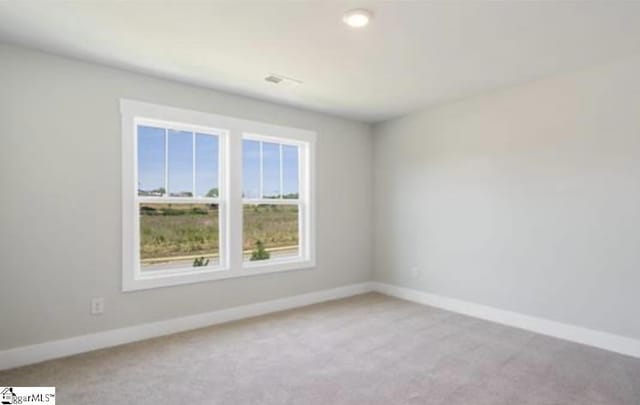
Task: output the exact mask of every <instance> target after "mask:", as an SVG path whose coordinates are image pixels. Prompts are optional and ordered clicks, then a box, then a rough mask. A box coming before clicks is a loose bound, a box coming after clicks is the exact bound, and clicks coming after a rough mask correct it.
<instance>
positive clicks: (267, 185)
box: [262, 142, 280, 198]
mask: <svg viewBox="0 0 640 405" xmlns="http://www.w3.org/2000/svg"><path fill="white" fill-rule="evenodd" d="M262 194H263V195H262V196H263V197H264V198H280V145H279V144H277V143H269V142H263V143H262Z"/></svg>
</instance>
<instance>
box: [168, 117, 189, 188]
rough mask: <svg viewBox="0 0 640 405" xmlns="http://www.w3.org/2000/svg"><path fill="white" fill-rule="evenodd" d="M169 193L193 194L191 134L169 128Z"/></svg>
mask: <svg viewBox="0 0 640 405" xmlns="http://www.w3.org/2000/svg"><path fill="white" fill-rule="evenodd" d="M168 134H169V195H170V196H173V197H192V196H193V134H192V133H191V132H186V131H174V130H171V129H170V130H169V131H168Z"/></svg>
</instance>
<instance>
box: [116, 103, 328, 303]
mask: <svg viewBox="0 0 640 405" xmlns="http://www.w3.org/2000/svg"><path fill="white" fill-rule="evenodd" d="M120 112H121V116H122V289H123V291H134V290H142V289H149V288H157V287H166V286H174V285H180V284H190V283H197V282H203V281H210V280H221V279H227V278H235V277H243V276H252V275H262V274H269V273H274V272H281V271H290V270H298V269H311V268H314V267H315V265H316V254H315V250H316V249H315V225H316V221H315V192H314V190H315V143H316V134H315V132H312V131H308V130H303V129H297V128H291V127H282V126H277V125H271V124H266V123H261V122H257V121H249V120H244V119H239V118H233V117H227V116H221V115H215V114H209V113H205V112H199V111H192V110H184V109H180V108H175V107H167V106H162V105H156V104H151V103H145V102H140V101H134V100H125V99H122V100H120ZM144 119H148V120H151V122H153V123H158V122H161V121H164V122H165V123H166V124H167V126H170V127H172V128H176V127H181V128H184V129H187V130H190V131H193V130H202V132H206V133H211V130H212V129H213V130H214V133H215V134H217V135H219V136H220V151H221V159H220V184H219V189H220V195H219V198H200V199H198V198H196V197H194V198H190V199H189V202H190V203H195V202H196V201H195V200H198V201H200V202H204V203H207V202H212V201H213V202H217V203H218V204H220V205H219V206H220V213H221V217H220V231H221V238H220V257H221V262H220V265H219V266H215V267H214V266H211V267H206V268H202V269H200V268H199V269H197V270H194V269H182V270H179V269H176V270H163V271H161V272H160V271H159V272H157V273H156V272H154V273H153V274H151V273H150V274H149V275H146V274H141V272H140V270H139V240H138V238H139V229H138V221H139V218H138V208H137V204H138V201H139V197H138V195H137V184H136V178H137V174H136V170H137V151H136V149H135V148H136V123H137V122H143V121H144ZM177 123H184V124H177ZM198 128H200V129H198ZM254 137H255V138H259V139H260V140H263V141H264V140H267V141H268V140H271V141H273V142H278V143H285V144H288V143H290V144H295V145H299V146H302V148H301V150H302V151H304V153H305V156H304V159H305V160H306V162H302V161H301V162H300V163H299V170H301V167H302V166H303V165H304V167H305V168H306V170H303V172H302V173H303V175H304V178H301V179H300V181H299V188H300V191H299V193H300V196H301V198H300V202H301V206H302V204H304V206H305V212H304V221H305V222H306V224H305V225H306V226H304V227H303V226H302V224H301V225H300V229H301V230H302V229H303V228H304V230H305V233H304V235H303V234H302V233H301V234H300V240H301V244H302V243H304V246H302V245H301V255H302V256H301V257H296V258H286V259H272V260H267V261H264V262H251V263H244V262H243V255H242V250H243V239H242V220H243V218H242V213H243V211H242V210H243V198H242V139H243V138H244V139H247V138H254ZM224 162H226V164H225V163H224ZM305 186H306V187H305ZM167 192H168V190H167ZM303 192H304V197H302V196H303ZM152 199H153V198H145V201H146V200H152ZM192 200H193V201H192ZM214 200H215V201H214ZM162 201H167V200H166V199H162ZM279 201H282V200H272V199H268V200H267V201H265V203H267V204H274V203H275V204H278V203H280V202H279ZM284 201H286V200H284ZM293 201H298V200H293ZM252 202H253V201H252ZM285 203H286V202H285ZM223 227H224V228H223ZM223 229H226V232H224V231H223Z"/></svg>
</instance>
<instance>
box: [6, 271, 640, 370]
mask: <svg viewBox="0 0 640 405" xmlns="http://www.w3.org/2000/svg"><path fill="white" fill-rule="evenodd" d="M370 291H377V292H379V293H382V294H386V295H390V296H393V297H397V298H401V299H405V300H408V301H413V302H417V303H420V304H424V305H430V306H433V307H437V308H442V309H446V310H449V311H452V312H457V313H461V314H465V315H469V316H472V317H475V318H480V319H486V320H489V321H492V322H496V323H501V324H504V325H509V326H513V327H516V328H520V329H525V330H529V331H532V332H536V333H540V334H543V335H548V336H553V337H557V338H560V339H565V340H569V341H572V342H577V343H582V344H586V345H589V346H594V347H598V348H601V349H605V350H609V351H612V352H617V353H621V354H626V355H629V356H634V357H638V358H640V340H636V339H631V338H627V337H624V336H619V335H614V334H611V333H607V332H601V331H597V330H592V329H587V328H583V327H580V326H574V325H569V324H565V323H561V322H556V321H551V320H548V319H543V318H537V317H533V316H528V315H524V314H519V313H517V312H511V311H505V310H502V309H498V308H493V307H489V306H485V305H481V304H476V303H472V302H467V301H461V300H457V299H452V298H447V297H442V296H438V295H434V294H429V293H425V292H422V291H418V290H414V289H410V288H405V287H398V286H394V285H391V284H384V283H378V282H371V283H361V284H352V285H348V286H344V287H338V288H334V289H330V290H322V291H316V292H312V293H308V294H302V295H295V296H293V297H286V298H281V299H276V300H272V301H266V302H260V303H256V304H249V305H243V306H239V307H233V308H228V309H222V310H218V311H212V312H207V313H204V314H197V315H191V316H186V317H183V318H176V319H169V320H166V321H159V322H153V323H146V324H142V325H137V326H131V327H127V328H121V329H113V330H108V331H105V332H98V333H94V334H90V335H83V336H76V337H72V338H68V339H62V340H56V341H52V342H46V343H40V344H35V345H31V346H23V347H17V348H13V349H9V350H5V351H0V370H5V369H9V368H14V367H19V366H24V365H27V364H33V363H39V362H42V361H45V360H51V359H55V358H59V357H66V356H71V355H74V354H79V353H84V352H89V351H92V350H97V349H103V348H107V347H112V346H117V345H121V344H124V343H131V342H136V341H140V340H144V339H149V338H153V337H158V336H164V335H169V334H172V333H178V332H183V331H187V330H191V329H197V328H202V327H205V326H210V325H216V324H220V323H224V322H229V321H234V320H238V319H244V318H250V317H253V316H258V315H264V314H268V313H272V312H277V311H283V310H286V309H291V308H297V307H302V306H305V305H311V304H315V303H319V302H324V301H330V300H334V299H339V298H345V297H350V296H353V295H358V294H364V293H366V292H370Z"/></svg>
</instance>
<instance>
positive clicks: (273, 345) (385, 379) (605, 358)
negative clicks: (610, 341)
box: [0, 294, 640, 405]
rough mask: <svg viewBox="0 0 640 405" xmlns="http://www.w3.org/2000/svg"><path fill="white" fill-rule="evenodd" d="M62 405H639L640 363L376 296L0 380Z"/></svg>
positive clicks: (38, 368) (134, 347)
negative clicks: (50, 393) (40, 391)
mask: <svg viewBox="0 0 640 405" xmlns="http://www.w3.org/2000/svg"><path fill="white" fill-rule="evenodd" d="M0 385H2V386H4V385H15V386H32V385H44V386H50V385H53V386H56V387H57V392H58V395H57V400H58V403H59V404H322V405H328V404H478V405H481V404H510V405H511V404H514V405H521V404H537V405H542V404H577V405H589V404H603V405H604V404H606V405H617V404H636V405H637V404H640V359H634V358H631V357H626V356H621V355H617V354H613V353H609V352H605V351H602V350H597V349H594V348H590V347H587V346H582V345H578V344H573V343H569V342H565V341H562V340H558V339H553V338H549V337H545V336H541V335H536V334H533V333H530V332H526V331H522V330H519V329H514V328H509V327H506V326H501V325H497V324H494V323H490V322H485V321H481V320H477V319H474V318H470V317H466V316H462V315H457V314H454V313H451V312H446V311H442V310H438V309H435V308H430V307H425V306H421V305H418V304H413V303H409V302H405V301H401V300H397V299H394V298H389V297H386V296H383V295H379V294H366V295H361V296H358V297H353V298H349V299H344V300H339V301H333V302H328V303H324V304H318V305H313V306H310V307H305V308H301V309H296V310H291V311H286V312H281V313H278V314H273V315H268V316H262V317H258V318H253V319H249V320H244V321H239V322H233V323H229V324H225V325H219V326H214V327H209V328H205V329H200V330H197V331H192V332H187V333H182V334H177V335H172V336H169V337H164V338H158V339H153V340H148V341H145V342H140V343H134V344H129V345H125V346H120V347H116V348H112V349H106V350H100V351H96V352H92V353H87V354H83V355H79V356H74V357H69V358H66V359H60V360H54V361H49V362H46V363H42V364H39V365H33V366H28V367H23V368H19V369H14V370H9V371H5V372H0Z"/></svg>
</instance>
